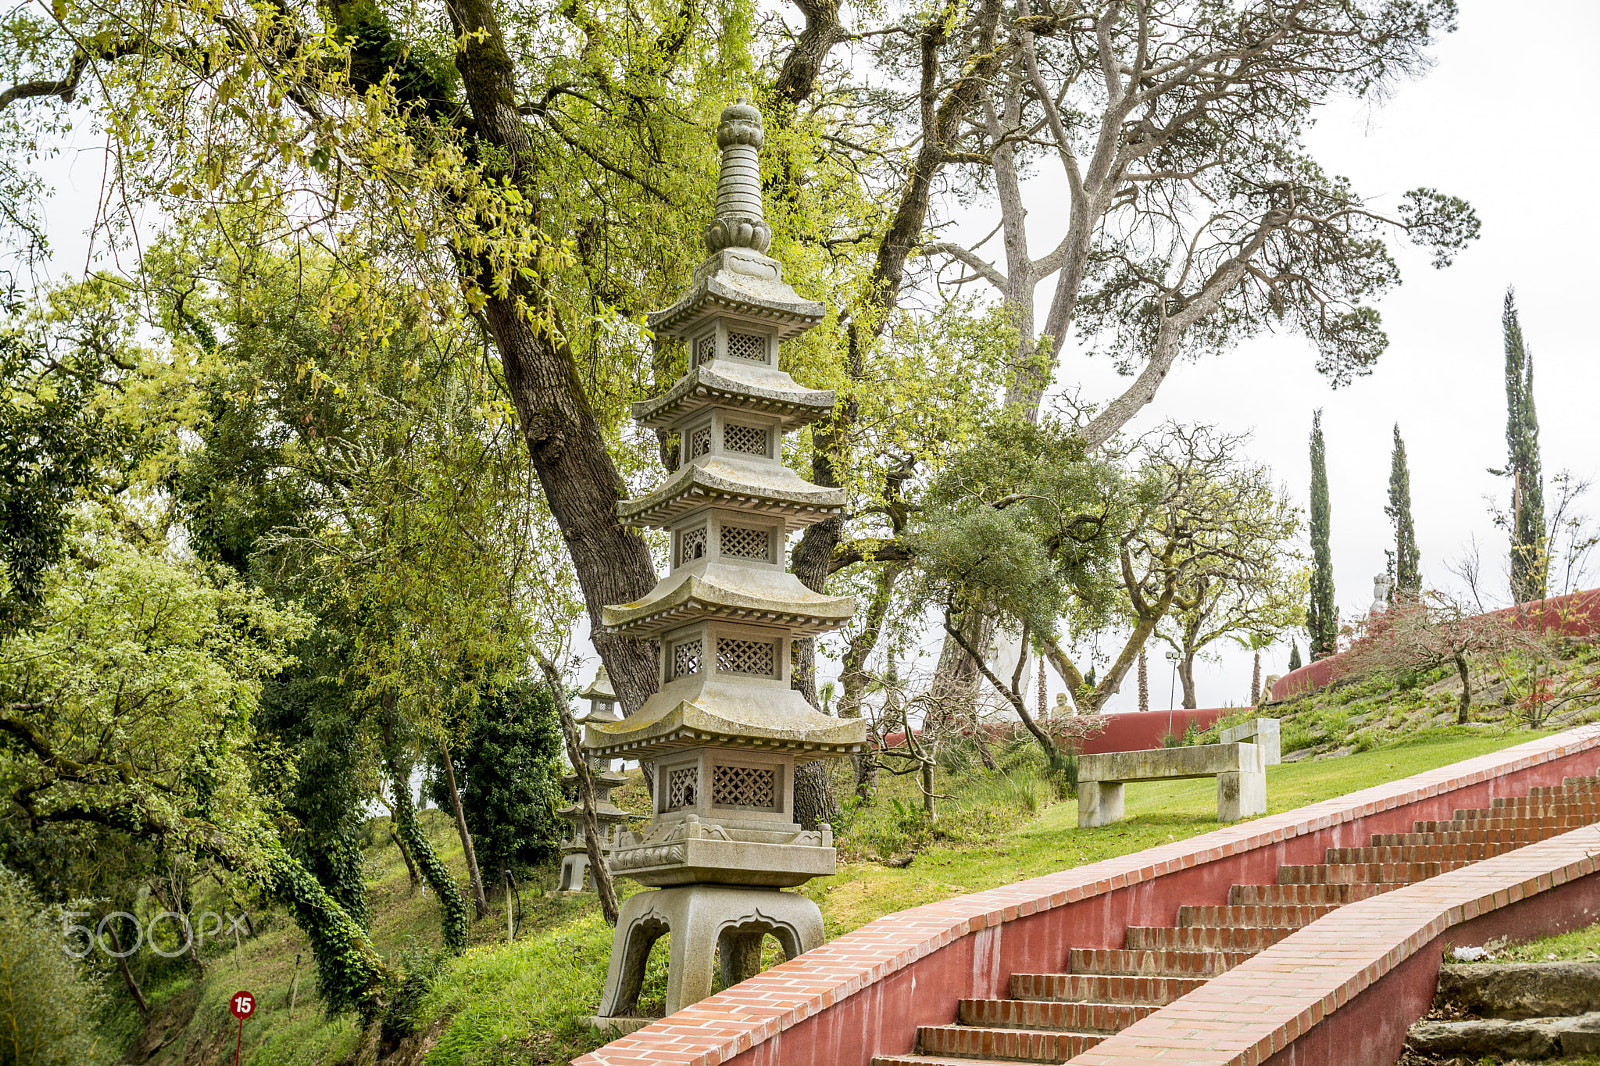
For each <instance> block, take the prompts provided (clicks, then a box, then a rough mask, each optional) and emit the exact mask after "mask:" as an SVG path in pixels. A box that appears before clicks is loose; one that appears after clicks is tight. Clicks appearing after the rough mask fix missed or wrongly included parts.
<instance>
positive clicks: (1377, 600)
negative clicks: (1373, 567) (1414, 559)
mask: <svg viewBox="0 0 1600 1066" xmlns="http://www.w3.org/2000/svg"><path fill="white" fill-rule="evenodd" d="M1393 588H1394V578H1392V577H1390V576H1389V575H1388V574H1379V575H1378V576H1377V577H1375V578H1373V579H1372V606H1371V607H1369V608H1368V609H1367V613H1368V614H1369V615H1371V616H1372V617H1374V618H1376V617H1377V616H1378V615H1380V614H1382V613H1383V612H1385V611H1387V610H1388V609H1389V592H1390V590H1392V589H1393Z"/></svg>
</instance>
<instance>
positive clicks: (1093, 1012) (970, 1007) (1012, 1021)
mask: <svg viewBox="0 0 1600 1066" xmlns="http://www.w3.org/2000/svg"><path fill="white" fill-rule="evenodd" d="M1155 1009H1156V1008H1155V1007H1154V1006H1151V1005H1149V1004H1135V1003H1067V1002H1064V1001H1062V1000H1049V999H963V1000H961V1001H960V1002H959V1003H957V1004H956V1018H957V1019H958V1020H959V1021H960V1022H961V1024H962V1025H981V1026H985V1027H987V1028H990V1029H1073V1030H1076V1031H1077V1032H1080V1033H1115V1032H1120V1031H1121V1030H1123V1029H1126V1028H1127V1027H1128V1026H1130V1025H1132V1024H1133V1023H1134V1022H1136V1021H1138V1020H1139V1019H1140V1018H1143V1017H1144V1016H1145V1015H1147V1014H1150V1013H1152V1012H1154V1011H1155Z"/></svg>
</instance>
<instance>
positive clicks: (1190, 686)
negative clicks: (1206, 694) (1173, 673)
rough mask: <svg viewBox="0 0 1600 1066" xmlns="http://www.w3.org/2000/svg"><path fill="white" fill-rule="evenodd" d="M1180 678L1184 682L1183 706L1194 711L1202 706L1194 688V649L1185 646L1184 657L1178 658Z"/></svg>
mask: <svg viewBox="0 0 1600 1066" xmlns="http://www.w3.org/2000/svg"><path fill="white" fill-rule="evenodd" d="M1178 680H1179V681H1180V682H1182V683H1183V706H1184V709H1185V710H1189V711H1192V710H1194V709H1195V708H1196V707H1198V706H1200V703H1199V700H1198V699H1197V698H1196V696H1195V690H1194V650H1193V649H1192V648H1185V649H1184V650H1183V658H1182V659H1179V660H1178Z"/></svg>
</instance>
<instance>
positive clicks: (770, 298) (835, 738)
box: [584, 103, 866, 1018]
mask: <svg viewBox="0 0 1600 1066" xmlns="http://www.w3.org/2000/svg"><path fill="white" fill-rule="evenodd" d="M762 138H763V132H762V127H761V113H760V112H759V111H757V110H756V109H755V108H754V107H752V106H750V105H749V104H745V103H739V104H735V105H733V106H732V107H729V108H727V109H725V110H724V111H723V112H722V122H721V124H720V125H719V126H718V127H717V144H718V145H719V146H720V147H721V149H722V176H721V181H720V182H719V184H718V186H717V206H716V218H715V219H713V220H712V222H711V224H710V225H709V226H708V227H706V232H705V240H706V249H707V251H709V252H710V253H711V254H710V256H709V257H708V258H707V259H706V260H705V261H704V262H702V263H701V264H700V266H698V267H697V268H696V269H695V272H694V279H693V283H692V284H691V286H690V288H689V291H688V292H687V293H685V294H684V296H683V297H682V298H681V299H680V300H679V301H678V302H677V303H675V304H673V305H672V306H671V307H669V308H667V309H666V310H665V311H659V312H656V313H654V314H652V315H651V316H650V318H649V323H650V329H651V330H652V331H653V332H654V334H655V336H656V339H657V343H662V344H672V343H681V344H682V345H683V349H684V351H685V354H686V355H687V363H688V369H687V372H686V373H685V374H684V375H683V377H681V378H679V379H678V380H677V382H675V383H674V384H673V385H672V387H671V388H669V389H668V390H667V391H666V392H665V393H663V394H662V395H660V396H658V397H656V398H654V399H652V400H647V401H645V402H643V403H637V404H634V407H633V416H634V418H635V419H636V420H637V421H638V422H640V423H641V424H642V425H644V426H646V427H648V428H652V429H657V430H661V431H665V432H666V433H668V434H669V435H672V436H676V438H677V440H678V462H677V465H676V468H675V469H674V470H673V472H672V473H671V474H669V475H668V476H667V478H666V480H665V481H663V482H662V483H661V484H660V486H658V487H657V488H656V489H654V490H653V491H651V492H649V493H647V494H646V495H644V496H641V497H638V498H636V499H632V500H626V501H624V502H622V503H619V504H618V505H617V515H618V517H619V518H620V519H621V520H622V521H623V522H624V523H627V524H629V525H634V526H654V527H657V528H662V529H665V530H666V531H667V533H668V536H669V544H670V557H671V567H672V569H671V572H670V573H668V574H667V576H666V577H664V578H662V579H661V581H660V582H658V583H657V585H656V587H655V588H654V589H653V590H652V591H651V592H650V593H649V594H648V595H646V596H644V597H643V598H642V599H639V600H637V601H635V602H633V603H624V604H618V605H615V606H608V607H606V608H605V609H604V611H603V615H602V622H603V624H604V627H605V629H606V631H607V632H608V633H613V634H617V635H621V636H627V637H633V638H636V639H641V640H655V641H659V642H660V647H661V658H660V675H659V688H657V690H656V692H655V694H654V695H652V696H651V697H650V698H649V699H648V700H646V701H645V703H644V705H643V706H642V707H640V708H639V709H638V710H637V711H635V712H634V713H633V714H631V715H629V716H628V717H627V718H624V719H622V720H621V721H618V722H614V723H602V722H598V721H591V722H590V724H589V725H588V727H587V728H586V729H585V731H584V746H585V748H586V749H587V750H589V751H591V752H593V753H594V754H595V755H596V756H598V757H601V758H610V757H614V756H619V755H620V756H624V757H626V758H636V759H640V760H642V761H643V762H647V763H649V764H651V766H652V768H653V774H654V781H655V795H654V797H653V810H654V816H653V818H652V819H651V821H650V824H649V825H648V826H647V827H645V828H644V829H643V830H642V831H638V832H634V831H627V830H624V831H622V832H620V833H619V834H618V838H617V844H616V847H615V849H614V850H613V852H612V854H611V858H610V863H611V869H612V872H613V873H615V874H617V875H619V876H622V877H628V878H632V879H633V880H635V881H638V882H640V883H641V884H644V885H647V886H650V887H651V888H654V889H655V891H653V892H641V893H638V894H637V895H634V896H631V897H629V899H628V900H627V901H626V902H625V903H624V905H623V907H622V912H621V915H620V917H619V919H618V922H617V932H616V939H615V940H614V942H613V944H612V948H611V969H610V973H609V975H608V976H607V978H606V989H605V994H604V997H603V999H602V1000H601V1005H600V1015H601V1017H602V1018H623V1017H628V1016H631V1015H633V1014H635V1013H636V1011H637V1001H638V997H639V990H640V985H641V982H642V981H643V978H644V968H645V962H646V960H647V958H648V956H649V954H650V947H651V945H652V944H653V943H654V942H655V941H656V940H657V939H659V938H660V937H661V936H662V935H663V934H665V933H668V932H670V933H671V934H672V938H671V955H670V958H669V961H668V967H667V997H666V998H667V1003H666V1007H667V1013H669V1014H670V1013H672V1012H674V1011H677V1010H679V1009H680V1008H682V1007H686V1006H688V1005H689V1004H691V1003H694V1002H696V1001H697V1000H700V999H703V998H704V997H705V996H707V995H709V994H710V993H711V988H712V966H713V958H714V956H715V955H716V954H717V953H718V952H720V954H721V960H722V978H723V981H724V983H727V984H732V983H734V982H736V981H739V980H742V979H743V978H744V977H746V976H749V975H751V974H753V973H755V972H756V971H757V970H758V969H759V968H760V954H761V942H762V939H763V938H764V937H766V936H768V935H771V936H772V937H773V938H774V939H776V940H777V941H778V943H779V945H780V946H781V947H782V949H783V952H784V954H785V955H786V956H788V957H791V958H792V957H793V956H795V955H796V954H799V953H800V952H802V951H806V950H809V949H810V948H812V947H814V946H816V945H817V944H819V943H821V941H822V915H821V912H820V911H819V910H818V909H817V905H816V904H815V903H813V902H811V900H809V899H807V898H806V897H805V896H802V895H799V894H797V893H790V892H783V891H780V890H781V889H783V888H788V887H792V886H795V885H800V884H804V883H805V882H806V881H808V880H810V879H811V878H813V877H817V876H820V875H826V874H831V873H833V872H834V868H835V857H834V849H833V834H832V830H831V829H830V828H829V827H828V826H827V825H826V824H824V825H822V826H819V827H818V828H817V829H815V830H806V829H803V828H801V826H800V825H798V824H797V823H796V822H795V816H794V771H795V766H796V764H797V763H798V762H802V761H805V760H810V759H821V758H830V757H838V756H844V755H849V754H852V753H854V752H858V751H860V750H861V749H862V747H863V746H864V744H865V741H866V726H865V724H864V723H863V722H861V721H860V720H859V719H839V718H830V717H828V716H826V715H823V714H821V713H819V712H818V711H816V710H815V709H814V708H812V706H811V705H810V704H809V703H807V702H806V700H805V699H804V697H802V696H801V695H800V693H798V692H796V691H795V690H794V689H793V688H791V687H790V684H789V681H790V663H791V654H792V648H793V645H794V642H795V640H796V639H797V638H803V637H812V636H816V635H817V634H820V633H825V632H828V631H829V630H832V629H835V628H837V627H839V626H841V625H843V624H844V623H845V622H847V621H848V620H849V618H850V616H851V614H852V613H853V611H854V603H853V602H852V601H851V600H850V599H849V598H847V597H836V596H827V595H823V594H820V593H816V592H813V591H811V590H810V589H808V588H806V587H805V586H804V585H803V584H801V583H800V580H799V579H798V578H796V577H795V576H794V575H793V574H791V573H790V572H789V571H788V569H787V566H786V552H785V540H786V537H787V535H788V534H789V533H791V532H793V531H795V530H798V529H801V528H803V527H805V526H808V525H810V524H812V523H814V522H820V521H822V520H824V519H827V518H830V517H832V516H834V515H837V514H840V513H841V512H842V511H843V509H844V502H845V501H844V493H843V492H842V491H841V490H839V489H836V488H825V487H822V486H818V485H813V484H811V483H810V482H808V481H806V480H804V479H803V478H801V477H800V476H799V475H797V474H796V473H794V472H793V471H792V470H790V469H789V468H788V467H786V466H784V465H783V462H782V455H783V434H784V433H786V432H789V431H791V430H794V429H797V428H799V427H801V426H804V425H806V424H808V423H811V422H814V421H816V420H818V419H821V418H825V417H827V416H828V414H830V413H831V412H832V410H833V404H834V395H833V393H832V392H825V391H820V390H816V389H808V388H805V387H804V386H802V385H800V384H798V383H796V382H795V381H794V379H793V378H791V377H790V376H789V375H788V374H787V373H786V372H784V371H783V370H782V369H780V368H779V365H778V346H779V344H780V343H781V342H782V341H783V340H785V339H786V338H788V337H792V336H795V335H796V334H798V333H801V332H803V331H804V330H807V329H810V328H811V327H812V326H814V325H816V324H817V323H818V322H819V321H821V319H822V316H823V307H822V305H821V304H819V303H815V302H813V301H810V300H805V299H803V298H801V296H800V295H799V294H798V293H796V292H795V291H794V289H793V288H791V287H790V286H789V285H787V284H786V283H785V282H784V280H783V267H782V265H781V264H779V263H778V261H777V260H775V259H772V258H770V257H768V256H767V255H766V254H764V253H765V252H766V250H767V248H768V247H769V246H770V244H771V240H772V233H771V231H770V230H769V229H768V228H767V225H766V223H765V222H764V221H763V217H762V203H761V175H760V168H759V165H758V160H757V156H756V151H757V149H759V148H760V147H761V142H762Z"/></svg>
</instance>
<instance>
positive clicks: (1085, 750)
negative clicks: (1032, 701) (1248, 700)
mask: <svg viewBox="0 0 1600 1066" xmlns="http://www.w3.org/2000/svg"><path fill="white" fill-rule="evenodd" d="M1236 710H1238V708H1237V707H1207V708H1202V709H1200V710H1197V711H1185V710H1176V711H1124V712H1122V713H1121V714H1108V715H1106V716H1105V721H1106V728H1105V732H1103V733H1101V734H1100V735H1099V736H1095V737H1090V738H1089V739H1088V740H1086V741H1084V742H1083V743H1082V744H1081V745H1079V747H1078V750H1079V751H1080V752H1081V753H1082V754H1084V755H1101V754H1104V753H1105V752H1108V751H1147V750H1149V749H1150V748H1159V747H1161V738H1162V737H1164V736H1166V735H1167V734H1168V733H1175V734H1177V735H1178V736H1180V737H1181V736H1183V734H1184V733H1185V732H1186V731H1187V730H1188V728H1189V723H1190V722H1193V723H1194V724H1195V728H1196V729H1209V728H1210V727H1211V723H1213V722H1215V721H1216V720H1217V719H1218V718H1221V717H1222V716H1223V715H1225V714H1228V713H1230V712H1232V711H1236Z"/></svg>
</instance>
